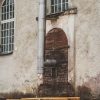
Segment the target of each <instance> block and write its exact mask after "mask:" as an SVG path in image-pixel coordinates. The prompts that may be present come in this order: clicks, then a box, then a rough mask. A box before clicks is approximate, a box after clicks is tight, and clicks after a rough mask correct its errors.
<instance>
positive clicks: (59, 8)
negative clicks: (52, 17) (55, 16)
mask: <svg viewBox="0 0 100 100" xmlns="http://www.w3.org/2000/svg"><path fill="white" fill-rule="evenodd" d="M60 11H61V4H59V5H58V12H60Z"/></svg>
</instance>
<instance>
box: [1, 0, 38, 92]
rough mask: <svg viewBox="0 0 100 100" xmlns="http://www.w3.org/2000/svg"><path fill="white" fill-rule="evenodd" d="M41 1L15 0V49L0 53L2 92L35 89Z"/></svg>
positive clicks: (30, 90)
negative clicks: (37, 18)
mask: <svg viewBox="0 0 100 100" xmlns="http://www.w3.org/2000/svg"><path fill="white" fill-rule="evenodd" d="M37 5H38V0H15V45H14V46H15V50H14V52H13V54H11V55H6V56H0V92H9V91H17V90H21V91H23V92H26V91H27V92H32V87H33V86H34V85H36V80H37V77H36V76H37V75H36V73H37V70H36V69H37V68H36V67H37V66H36V63H37V60H36V57H37V54H36V52H37V49H36V48H37V21H36V17H37V15H38V6H37Z"/></svg>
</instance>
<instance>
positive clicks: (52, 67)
mask: <svg viewBox="0 0 100 100" xmlns="http://www.w3.org/2000/svg"><path fill="white" fill-rule="evenodd" d="M44 56H45V66H44V74H43V83H44V85H45V87H46V86H47V87H49V88H45V91H46V92H45V93H48V92H47V91H49V92H50V91H51V93H52V94H51V95H52V96H56V95H57V96H58V95H61V96H63V95H66V92H67V83H68V39H67V37H66V34H65V32H64V31H63V30H62V29H60V28H54V29H52V30H50V31H49V32H48V33H47V35H46V38H45V55H44Z"/></svg>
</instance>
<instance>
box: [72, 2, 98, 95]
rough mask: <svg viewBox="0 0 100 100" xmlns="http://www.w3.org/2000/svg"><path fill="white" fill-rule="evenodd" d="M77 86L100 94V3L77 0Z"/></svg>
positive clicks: (75, 4) (74, 3)
mask: <svg viewBox="0 0 100 100" xmlns="http://www.w3.org/2000/svg"><path fill="white" fill-rule="evenodd" d="M73 5H74V6H76V7H77V8H78V14H77V16H76V17H75V40H76V42H75V43H76V44H75V49H76V65H75V67H76V85H77V86H78V85H83V84H85V85H86V86H87V87H89V88H91V90H93V92H94V93H95V94H100V91H99V90H100V84H99V83H100V78H99V76H100V53H99V52H100V23H99V20H100V6H99V5H100V1H99V0H75V1H73Z"/></svg>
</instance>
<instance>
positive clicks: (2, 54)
mask: <svg viewBox="0 0 100 100" xmlns="http://www.w3.org/2000/svg"><path fill="white" fill-rule="evenodd" d="M11 54H13V51H12V52H9V53H2V52H1V53H0V56H7V55H11Z"/></svg>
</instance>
